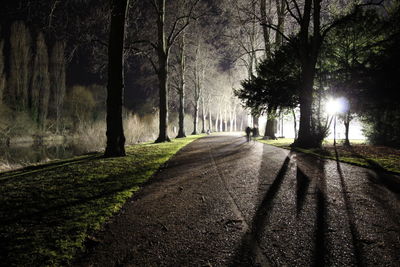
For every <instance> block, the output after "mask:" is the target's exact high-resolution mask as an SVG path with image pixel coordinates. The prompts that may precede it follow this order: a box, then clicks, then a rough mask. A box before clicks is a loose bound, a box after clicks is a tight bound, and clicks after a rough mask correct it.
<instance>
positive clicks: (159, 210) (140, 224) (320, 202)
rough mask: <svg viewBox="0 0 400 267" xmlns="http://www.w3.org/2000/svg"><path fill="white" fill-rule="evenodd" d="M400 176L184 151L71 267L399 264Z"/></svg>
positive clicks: (238, 144)
mask: <svg viewBox="0 0 400 267" xmlns="http://www.w3.org/2000/svg"><path fill="white" fill-rule="evenodd" d="M398 181H400V178H399V177H397V176H389V175H382V174H381V175H379V174H377V173H375V172H374V171H372V170H368V169H365V168H360V167H355V166H352V165H348V164H344V163H338V162H336V161H333V160H321V159H318V158H315V157H312V156H307V155H304V154H301V153H295V152H290V151H288V150H284V149H280V148H276V147H273V146H269V145H265V144H261V143H258V142H250V143H247V142H246V140H245V138H244V137H240V136H227V135H221V136H217V135H211V136H207V137H205V138H201V139H199V140H197V141H195V142H193V143H191V144H190V145H188V146H186V147H185V148H183V149H182V150H181V151H180V152H178V154H176V155H175V156H174V157H173V158H172V159H171V160H170V161H169V162H168V164H167V165H166V166H165V167H164V168H163V169H161V170H160V171H159V172H158V173H157V174H156V175H155V176H154V177H153V178H152V180H151V182H150V183H149V184H147V185H146V186H144V188H143V189H142V190H141V191H140V192H139V193H138V194H136V195H135V197H133V198H132V199H131V200H130V201H128V202H127V203H126V205H125V206H124V208H123V209H122V210H121V212H120V213H119V214H118V215H117V216H115V217H114V218H113V219H112V220H111V221H110V222H109V223H108V224H107V225H106V226H105V227H104V229H103V230H102V231H101V232H99V233H98V234H97V236H96V237H95V240H96V242H94V245H93V246H92V248H91V249H90V250H89V252H88V253H87V254H85V255H83V256H82V257H81V258H80V259H79V260H78V262H77V263H76V265H77V266H322V265H327V266H400V193H399V186H398V185H399V184H398Z"/></svg>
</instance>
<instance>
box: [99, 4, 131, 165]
mask: <svg viewBox="0 0 400 267" xmlns="http://www.w3.org/2000/svg"><path fill="white" fill-rule="evenodd" d="M127 6H128V0H113V1H112V6H111V25H110V39H109V45H108V84H107V133H106V135H107V146H106V150H105V153H104V156H105V157H121V156H125V136H124V130H123V125H122V103H123V100H122V99H123V89H124V73H123V71H124V62H123V50H124V35H125V17H126V11H127Z"/></svg>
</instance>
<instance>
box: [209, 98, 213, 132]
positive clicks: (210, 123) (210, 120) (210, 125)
mask: <svg viewBox="0 0 400 267" xmlns="http://www.w3.org/2000/svg"><path fill="white" fill-rule="evenodd" d="M208 130H209V131H210V132H211V131H212V117H211V107H210V104H209V106H208Z"/></svg>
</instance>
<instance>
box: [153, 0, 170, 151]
mask: <svg viewBox="0 0 400 267" xmlns="http://www.w3.org/2000/svg"><path fill="white" fill-rule="evenodd" d="M157 3H158V8H159V12H158V17H157V34H158V45H157V53H158V64H159V69H158V82H159V97H160V104H159V105H160V114H159V115H160V124H159V131H160V133H159V136H158V138H157V140H156V143H161V142H170V141H171V140H170V139H169V137H168V56H169V55H168V53H169V48H168V44H167V40H166V36H165V0H157Z"/></svg>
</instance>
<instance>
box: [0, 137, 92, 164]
mask: <svg viewBox="0 0 400 267" xmlns="http://www.w3.org/2000/svg"><path fill="white" fill-rule="evenodd" d="M95 150H98V148H97V149H96V148H95V147H93V146H88V145H85V144H82V143H80V142H79V141H75V142H72V141H70V142H67V143H65V142H52V143H46V144H40V145H38V144H29V143H21V144H13V145H11V146H8V147H7V146H0V172H1V171H6V170H12V169H17V168H20V167H24V166H29V165H32V164H37V163H42V162H48V161H51V160H55V159H65V158H70V157H73V156H77V155H82V154H85V153H88V152H92V151H95Z"/></svg>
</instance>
